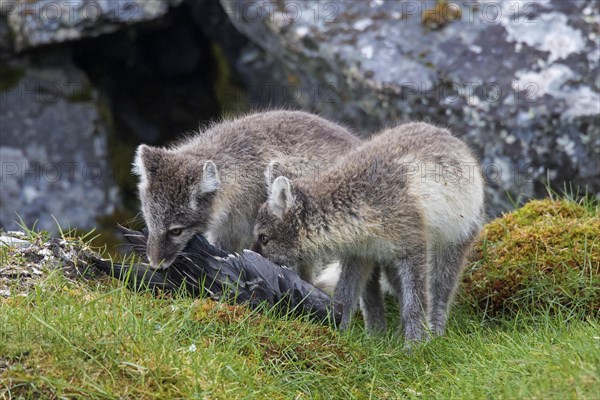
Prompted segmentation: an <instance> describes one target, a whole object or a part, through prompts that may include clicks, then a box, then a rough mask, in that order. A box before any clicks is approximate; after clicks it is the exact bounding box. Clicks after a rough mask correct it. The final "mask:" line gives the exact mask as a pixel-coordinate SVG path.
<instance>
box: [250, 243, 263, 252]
mask: <svg viewBox="0 0 600 400" xmlns="http://www.w3.org/2000/svg"><path fill="white" fill-rule="evenodd" d="M250 250H252V251H253V252H255V253H258V254H260V255H261V256H262V248H261V245H260V244H259V243H258V241H256V242H254V243H252V246H250Z"/></svg>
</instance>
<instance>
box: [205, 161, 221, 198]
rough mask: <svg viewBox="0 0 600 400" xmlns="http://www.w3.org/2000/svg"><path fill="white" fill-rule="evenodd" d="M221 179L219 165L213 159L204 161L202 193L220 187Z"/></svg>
mask: <svg viewBox="0 0 600 400" xmlns="http://www.w3.org/2000/svg"><path fill="white" fill-rule="evenodd" d="M220 186H221V180H220V179H219V171H218V170H217V165H216V164H215V163H214V162H212V161H210V160H209V161H207V162H205V163H204V167H203V168H202V182H201V183H200V193H211V192H214V191H216V190H217V189H219V187H220Z"/></svg>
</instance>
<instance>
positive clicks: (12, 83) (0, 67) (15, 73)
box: [0, 63, 25, 93]
mask: <svg viewBox="0 0 600 400" xmlns="http://www.w3.org/2000/svg"><path fill="white" fill-rule="evenodd" d="M0 71H2V72H0V93H2V92H7V91H9V90H11V89H14V88H15V87H16V86H17V85H18V84H19V82H20V81H21V79H23V77H24V76H25V70H23V69H20V68H13V67H10V66H8V65H7V64H4V63H0Z"/></svg>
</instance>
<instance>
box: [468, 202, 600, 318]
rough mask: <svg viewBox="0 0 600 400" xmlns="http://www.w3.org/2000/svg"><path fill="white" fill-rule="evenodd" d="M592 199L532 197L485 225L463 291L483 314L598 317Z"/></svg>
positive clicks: (596, 225) (599, 262) (597, 230)
mask: <svg viewBox="0 0 600 400" xmlns="http://www.w3.org/2000/svg"><path fill="white" fill-rule="evenodd" d="M598 209H599V205H598V202H597V201H586V202H579V203H578V202H575V201H572V200H553V199H547V200H535V201H531V202H529V203H527V204H526V205H525V206H523V207H522V208H521V209H518V210H516V211H514V212H511V213H508V214H505V215H504V216H502V217H501V218H498V219H496V220H494V221H492V222H490V223H489V224H487V225H486V226H485V227H484V231H483V232H482V235H481V236H480V239H479V240H478V242H477V243H476V245H475V247H474V251H473V252H472V254H471V257H470V258H471V261H473V263H471V264H470V266H469V268H467V271H466V272H465V276H464V286H463V291H464V294H463V297H464V300H466V301H468V302H469V303H471V304H476V305H477V307H478V308H479V309H482V310H485V311H486V312H487V313H488V314H491V315H495V314H500V313H514V314H516V313H518V312H524V311H525V312H529V313H530V314H538V313H547V312H551V313H552V312H553V311H557V310H567V311H568V312H569V313H575V314H577V315H583V316H593V317H597V318H598V317H600V217H599V216H598Z"/></svg>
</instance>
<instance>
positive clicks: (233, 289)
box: [90, 227, 341, 325]
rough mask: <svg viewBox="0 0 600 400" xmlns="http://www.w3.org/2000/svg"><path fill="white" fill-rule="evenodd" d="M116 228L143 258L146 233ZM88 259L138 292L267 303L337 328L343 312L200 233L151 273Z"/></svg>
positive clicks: (288, 274) (296, 280)
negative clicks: (164, 266) (166, 265)
mask: <svg viewBox="0 0 600 400" xmlns="http://www.w3.org/2000/svg"><path fill="white" fill-rule="evenodd" d="M119 229H120V230H121V232H122V233H123V235H124V236H125V239H126V240H127V242H128V243H129V244H130V245H131V247H132V249H133V251H134V252H135V253H137V254H139V255H141V256H143V255H144V254H145V252H146V238H147V234H146V232H138V231H133V230H130V229H127V228H124V227H119ZM90 261H91V262H92V263H93V264H94V265H96V266H97V267H98V268H99V269H100V270H102V271H103V272H105V273H106V274H108V275H110V276H112V277H114V278H116V279H119V280H121V281H125V282H127V284H128V285H129V287H131V288H133V289H136V290H137V289H145V288H147V289H151V290H153V291H157V290H161V291H166V292H171V291H175V290H178V289H180V288H183V289H184V290H185V292H186V293H187V294H189V295H190V296H193V297H199V296H201V295H203V294H205V295H209V296H210V297H211V298H213V299H216V300H221V301H227V302H230V303H237V304H240V303H243V304H248V305H249V306H250V307H252V308H257V307H258V306H259V305H261V304H266V305H268V306H269V307H276V308H277V309H278V310H279V311H281V312H283V313H284V314H289V313H291V314H295V315H301V314H307V315H310V316H311V317H313V318H314V319H316V320H318V321H322V322H329V323H334V324H336V325H337V324H338V323H339V322H340V321H341V309H340V307H339V306H336V307H332V299H331V297H330V296H329V295H328V294H326V293H325V292H323V291H322V290H320V289H319V288H317V287H315V286H313V285H311V284H310V283H308V282H305V281H303V280H302V279H301V278H300V276H299V275H298V274H297V273H295V272H294V271H292V270H290V269H288V268H284V267H280V266H278V265H276V264H274V263H272V262H271V261H269V260H267V259H266V258H264V257H262V256H260V255H259V254H257V253H254V252H252V251H249V250H244V252H243V253H242V254H228V253H227V252H225V251H223V250H221V249H218V248H216V247H215V246H213V245H211V244H210V243H208V241H207V240H206V239H205V238H204V237H202V236H201V235H196V236H195V237H194V238H193V239H192V240H191V241H190V243H189V244H188V246H187V247H186V248H185V250H184V251H183V253H182V255H180V256H179V257H177V258H176V259H175V261H174V262H173V264H172V265H171V266H170V267H169V268H167V269H165V270H160V271H155V270H152V269H150V268H149V267H148V265H147V264H144V263H136V264H131V265H126V264H113V263H111V262H109V261H106V260H102V259H99V258H94V257H92V259H91V260H90ZM332 308H333V312H331V311H332Z"/></svg>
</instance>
